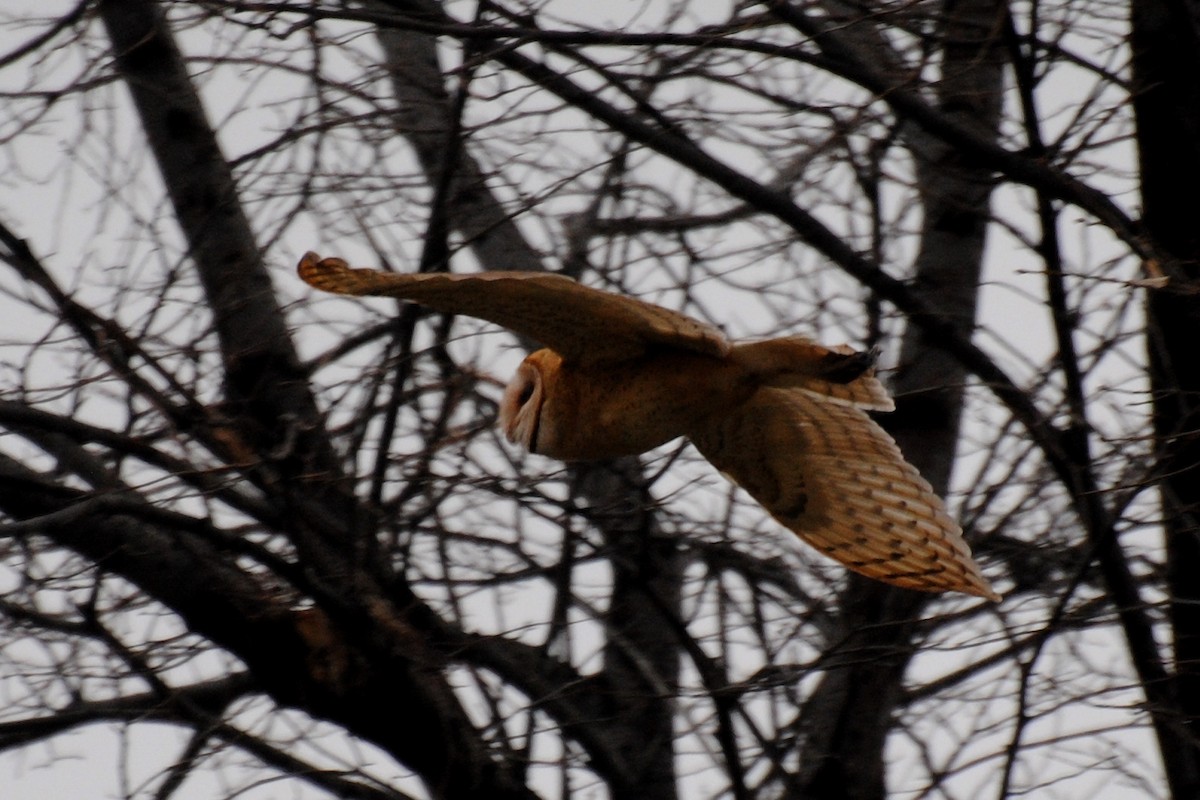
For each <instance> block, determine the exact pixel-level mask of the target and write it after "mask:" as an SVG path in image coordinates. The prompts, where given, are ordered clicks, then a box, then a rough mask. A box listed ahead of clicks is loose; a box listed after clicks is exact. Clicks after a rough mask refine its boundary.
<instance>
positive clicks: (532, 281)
mask: <svg viewBox="0 0 1200 800" xmlns="http://www.w3.org/2000/svg"><path fill="white" fill-rule="evenodd" d="M297 272H298V273H299V275H300V277H301V278H303V279H304V281H305V282H306V283H308V284H309V285H311V286H315V287H316V288H318V289H324V290H325V291H327V292H337V293H338V294H352V295H377V296H381V297H395V298H399V299H401V300H411V301H413V302H416V303H421V304H422V305H426V306H429V307H430V308H434V309H436V310H438V311H443V312H447V313H451V314H466V315H468V316H472V317H479V318H480V319H485V320H488V321H489V322H494V323H496V324H498V325H503V326H504V327H506V328H509V329H511V330H513V331H516V332H517V333H521V334H524V335H526V336H528V337H529V338H531V339H534V340H535V341H538V342H540V343H541V344H543V345H545V346H546V347H549V348H550V349H552V350H554V351H556V352H558V353H559V354H560V355H562V357H563V358H564V359H566V360H571V361H577V362H595V361H609V360H621V359H626V358H633V357H636V356H638V355H640V354H642V353H644V352H645V351H646V349H647V348H648V347H650V346H655V345H657V346H669V347H678V348H681V349H684V350H691V351H694V352H699V353H705V354H709V355H714V356H719V355H724V354H726V353H727V352H728V351H729V342H728V341H727V340H726V339H725V337H724V335H722V334H721V332H720V331H718V330H717V329H716V328H713V327H712V326H709V325H706V324H704V323H703V322H700V321H699V320H696V319H693V318H691V317H689V316H686V315H684V314H680V313H678V312H675V311H671V310H669V309H666V308H662V307H661V306H656V305H653V304H652V303H646V302H643V301H641V300H635V299H633V298H631V297H622V296H621V295H617V294H612V293H610V292H604V291H600V290H599V289H592V288H589V287H587V286H582V285H580V284H578V283H576V282H575V281H573V280H571V279H570V278H567V277H564V276H562V275H551V274H548V273H544V272H481V273H471V274H465V275H464V274H450V273H442V272H437V273H421V274H401V273H395V272H381V271H379V270H373V269H353V268H351V267H350V266H349V265H347V264H346V262H345V261H343V260H341V259H340V258H325V259H322V258H320V257H319V256H317V255H316V254H315V253H306V254H305V255H304V257H303V258H302V259H300V264H299V266H298V267H297Z"/></svg>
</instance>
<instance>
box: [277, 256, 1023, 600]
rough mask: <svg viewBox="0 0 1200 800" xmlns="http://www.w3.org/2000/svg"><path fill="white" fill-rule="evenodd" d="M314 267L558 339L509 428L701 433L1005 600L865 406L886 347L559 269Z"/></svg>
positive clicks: (555, 450) (519, 381)
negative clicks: (749, 338) (633, 292)
mask: <svg viewBox="0 0 1200 800" xmlns="http://www.w3.org/2000/svg"><path fill="white" fill-rule="evenodd" d="M299 273H300V276H301V277H302V278H303V279H304V280H305V281H306V282H308V283H309V284H311V285H312V286H315V287H317V288H320V289H325V290H328V291H332V292H337V293H339V294H351V295H376V296H384V297H395V298H398V299H402V300H410V301H413V302H418V303H422V304H424V305H427V306H430V307H432V308H434V309H437V310H439V311H443V312H447V313H461V314H470V315H472V316H476V317H480V318H482V319H486V320H490V321H491V322H495V323H498V324H500V325H504V326H506V327H508V328H511V329H512V330H515V331H517V332H519V333H522V334H524V335H525V336H527V337H529V338H531V339H534V340H536V341H538V342H540V343H542V344H543V345H545V346H546V347H545V348H544V349H541V350H538V351H536V352H534V353H533V354H532V355H530V356H529V357H528V358H526V359H525V360H524V361H523V362H522V363H521V365H520V366H519V367H518V369H517V374H516V375H515V376H513V378H512V380H511V381H510V382H509V384H508V386H507V387H506V388H505V391H504V397H503V399H502V400H501V403H500V425H501V427H502V428H503V431H504V434H505V436H507V438H508V439H509V441H512V442H514V443H518V444H521V445H523V446H524V447H526V448H527V449H528V450H530V451H531V452H534V453H541V454H543V455H547V456H552V457H555V458H559V459H562V460H566V461H574V460H586V459H608V458H615V457H618V456H627V455H634V454H637V453H643V452H645V451H647V450H650V449H652V448H655V447H658V446H659V445H662V444H665V443H666V442H669V441H671V440H672V439H675V438H677V437H679V436H687V437H688V438H689V439H690V440H691V441H692V443H693V444H694V445H695V446H696V448H697V449H698V450H699V451H700V453H701V454H702V455H704V457H705V458H707V459H708V460H709V461H710V462H712V464H713V465H714V466H716V467H717V468H718V469H719V470H720V471H721V472H722V473H724V474H725V475H727V476H728V477H730V478H731V479H732V480H734V481H735V482H736V483H737V484H738V485H740V486H741V487H742V488H743V489H745V490H746V492H748V493H749V494H750V496H751V497H753V498H754V499H755V500H756V501H758V502H759V503H760V504H761V505H762V506H763V507H764V508H765V509H766V510H767V511H768V512H769V513H770V514H771V516H773V517H774V518H775V519H776V520H778V521H779V522H780V523H782V524H783V525H784V526H785V527H787V528H789V529H790V530H792V531H793V532H795V533H796V534H797V535H798V536H799V537H800V538H801V539H803V540H804V541H805V542H807V543H809V544H810V545H812V546H813V547H815V548H817V549H818V550H819V551H821V552H822V553H825V554H826V555H828V556H830V557H831V558H834V559H836V560H837V561H840V562H841V563H842V564H844V565H846V566H847V567H849V568H850V569H852V570H855V571H857V572H860V573H862V574H864V575H867V576H868V577H872V578H876V579H878V580H881V581H884V582H886V583H890V584H893V585H896V586H903V587H907V588H911V589H919V590H922V591H930V592H942V591H959V592H966V593H968V594H974V595H978V596H980V597H986V598H988V599H990V600H999V599H1000V596H999V595H998V594H996V592H995V591H994V590H993V589H992V588H991V586H990V585H989V584H988V582H987V580H986V579H985V578H984V577H983V574H982V572H981V571H980V569H979V565H978V564H976V563H975V561H974V559H972V557H971V552H970V550H969V549H968V547H967V545H966V542H965V541H964V540H963V537H962V531H961V530H960V529H959V527H958V525H957V524H956V523H955V522H954V520H953V519H951V518H950V516H949V515H948V514H947V513H946V509H945V506H944V505H943V503H942V501H941V498H939V497H938V496H937V494H936V493H935V492H934V491H933V489H932V488H931V487H930V486H929V484H928V483H926V482H925V480H924V479H922V478H921V476H920V475H919V474H918V473H917V470H916V469H915V468H914V467H913V466H912V465H911V464H909V463H908V462H907V461H905V460H904V457H903V455H901V453H900V450H899V448H898V447H897V446H896V443H895V442H894V441H893V440H892V438H891V437H890V436H888V434H887V433H886V432H885V431H884V430H883V429H882V428H880V427H879V425H877V424H876V423H875V421H874V420H872V419H871V418H870V417H869V416H868V415H867V414H866V411H891V410H892V409H893V408H894V405H893V403H892V399H891V397H889V396H888V393H887V391H886V390H885V389H884V387H883V385H882V384H881V383H880V382H879V380H877V379H876V378H875V374H874V354H873V353H859V352H855V351H854V350H851V349H850V348H848V347H844V346H838V347H825V346H823V345H820V344H818V343H816V342H814V341H812V340H810V339H806V338H804V337H802V336H789V337H783V338H779V339H769V340H766V341H760V342H749V343H741V344H734V343H731V342H729V341H728V340H727V339H726V338H725V336H724V335H723V334H722V333H721V332H720V331H719V330H717V329H716V328H713V327H712V326H710V325H706V324H705V323H703V322H700V321H699V320H696V319H693V318H691V317H688V316H685V315H683V314H680V313H678V312H675V311H671V310H669V309H666V308H662V307H660V306H656V305H652V304H650V303H646V302H643V301H641V300H636V299H633V298H628V297H621V296H619V295H615V294H611V293H609V292H603V291H600V290H597V289H591V288H588V287H586V286H581V285H579V284H577V283H575V282H574V281H572V280H570V279H568V278H564V277H562V276H557V275H547V274H545V273H537V272H490V273H483V274H478V275H461V274H446V273H431V274H418V275H402V274H396V273H386V272H380V271H377V270H366V269H352V268H350V267H349V266H348V265H347V264H346V262H344V261H342V260H340V259H336V258H327V259H321V258H318V257H317V256H316V255H314V254H312V253H308V254H306V255H305V256H304V258H302V259H301V261H300V265H299Z"/></svg>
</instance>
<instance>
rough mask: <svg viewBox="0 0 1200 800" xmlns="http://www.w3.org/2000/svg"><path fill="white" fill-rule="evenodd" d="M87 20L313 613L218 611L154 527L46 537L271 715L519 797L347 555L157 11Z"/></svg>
mask: <svg viewBox="0 0 1200 800" xmlns="http://www.w3.org/2000/svg"><path fill="white" fill-rule="evenodd" d="M100 12H101V16H102V18H103V20H104V23H105V26H106V28H107V30H108V32H109V36H110V38H111V40H112V44H113V51H114V54H115V57H116V62H117V66H118V70H119V72H120V74H121V76H122V78H124V80H125V81H126V83H127V84H128V85H129V87H130V90H131V92H132V94H133V98H134V104H135V106H136V108H137V111H138V114H139V116H140V118H141V120H142V125H143V128H144V130H145V133H146V137H147V140H148V142H149V144H150V148H151V150H152V151H153V152H154V155H155V157H156V160H157V163H158V166H159V170H160V172H161V173H162V176H163V180H164V182H165V184H166V186H167V189H168V192H169V193H170V196H171V199H172V202H173V204H174V206H175V210H176V214H177V216H178V218H179V220H180V224H181V225H182V227H183V229H184V234H185V236H186V238H187V240H188V243H189V250H190V253H191V256H192V258H193V260H194V261H195V263H196V266H197V269H198V271H199V274H200V276H201V281H202V283H203V285H204V288H205V291H206V294H207V296H208V298H209V303H210V306H211V309H212V312H213V314H214V320H215V327H216V329H217V333H218V337H219V339H220V343H221V350H222V354H223V356H224V363H225V378H226V382H225V385H226V392H227V399H228V402H230V403H232V404H233V405H234V406H235V408H236V411H237V417H238V418H243V417H244V418H246V419H249V420H250V421H251V422H252V423H253V427H252V428H250V429H248V430H243V431H241V435H242V436H243V437H244V438H245V440H246V441H247V442H248V443H249V446H250V448H251V449H252V450H253V452H254V453H256V454H258V457H259V458H260V459H262V462H263V465H262V467H260V468H259V469H258V473H257V474H258V478H259V480H260V481H261V482H262V483H263V485H264V486H267V487H269V488H272V489H274V490H275V491H276V493H277V495H276V496H278V497H282V498H286V508H285V510H284V515H283V518H282V519H281V520H280V522H282V524H283V525H284V530H285V531H286V533H287V534H288V535H289V537H290V538H291V539H292V541H293V542H294V543H295V544H296V545H297V548H298V550H299V552H300V554H301V558H302V560H303V561H304V563H305V565H306V570H307V576H311V580H305V581H304V584H305V585H304V588H306V589H308V590H310V591H311V592H312V593H313V595H315V598H314V599H316V600H317V603H318V605H317V608H314V609H310V610H308V611H304V612H299V611H297V612H293V611H290V610H289V609H288V608H287V606H286V605H283V604H276V605H275V607H273V608H272V611H271V613H269V614H267V613H265V612H262V611H260V612H259V613H257V614H256V613H254V612H253V611H251V610H249V609H248V608H245V607H242V606H240V605H239V604H238V603H236V602H234V600H233V598H234V597H243V598H245V597H247V596H249V597H254V596H259V592H258V591H256V588H255V587H254V585H253V583H254V582H253V580H252V579H251V578H250V577H249V574H248V573H247V574H245V575H242V576H241V577H240V578H237V572H236V571H233V572H231V571H230V569H229V568H228V567H227V568H226V569H224V570H217V569H216V565H220V564H224V563H225V561H226V555H225V554H223V553H221V552H219V550H218V551H213V548H212V546H211V545H210V544H209V545H205V544H204V543H203V542H196V543H193V544H191V545H189V546H188V547H187V548H183V547H182V544H183V542H186V541H187V539H188V538H189V537H186V536H183V535H182V533H176V534H173V533H172V531H170V530H164V529H162V527H161V526H159V525H142V526H122V525H121V524H120V520H119V519H113V520H112V521H111V522H110V523H109V525H108V526H107V530H106V528H105V527H104V526H100V527H98V528H97V530H96V531H95V533H96V534H99V533H105V534H106V536H100V535H92V536H87V537H82V538H81V537H78V536H76V537H72V536H71V535H70V529H69V528H66V527H64V528H62V529H61V530H58V531H56V532H55V533H57V534H58V535H57V537H56V538H57V540H58V541H59V542H60V543H61V544H63V545H64V546H67V547H71V548H73V549H76V550H78V551H79V552H82V553H84V554H86V555H88V556H90V557H93V558H95V559H96V561H97V562H98V563H102V564H104V565H105V566H106V568H108V569H111V570H114V571H116V572H118V573H120V574H122V575H124V576H126V577H127V578H128V579H129V580H131V581H132V582H134V583H135V584H138V585H140V586H142V587H143V588H145V589H146V590H147V591H148V592H149V593H150V594H151V595H153V596H155V597H157V598H158V599H159V600H161V601H162V602H163V603H165V604H166V605H168V606H169V607H172V608H174V609H176V610H177V611H178V612H179V613H180V614H181V615H182V616H183V617H184V619H186V620H187V621H188V623H189V625H190V626H191V627H192V629H193V630H196V631H197V632H200V633H203V634H204V635H206V636H208V637H209V638H211V639H212V640H213V641H215V642H217V643H220V644H225V645H227V646H230V647H231V650H232V651H233V652H236V653H237V654H238V655H239V656H240V657H242V658H243V659H244V660H245V661H246V663H247V664H248V665H249V667H250V669H251V671H252V672H253V673H254V674H255V676H256V678H257V679H258V680H259V681H260V682H261V684H262V685H263V687H264V689H265V690H266V691H268V692H270V693H271V694H272V695H273V696H275V697H276V699H277V700H279V701H280V702H282V703H285V704H287V703H295V704H297V705H304V706H305V707H306V708H308V710H310V711H315V712H317V713H319V714H324V715H325V716H327V718H329V719H332V720H335V721H337V722H340V723H341V724H343V725H345V726H346V727H347V728H348V729H350V730H354V731H356V733H358V734H359V735H362V736H364V737H365V738H367V739H369V740H372V741H374V742H376V743H378V744H379V745H380V746H381V747H383V748H385V749H387V750H389V751H390V752H392V753H393V755H395V756H396V758H398V759H399V760H401V761H402V762H404V763H406V764H408V765H409V766H411V767H412V768H413V769H414V770H416V771H417V773H418V774H420V775H421V776H422V777H423V778H424V779H425V781H426V783H427V785H428V786H429V788H430V791H431V793H432V794H433V795H434V796H435V797H439V798H473V797H478V796H481V795H486V796H496V797H512V798H520V797H528V796H531V795H530V792H529V790H528V789H527V788H526V787H525V786H524V785H523V782H522V781H521V780H520V778H519V773H517V772H516V770H515V769H514V765H512V764H508V765H503V766H501V765H499V764H498V763H497V762H496V761H494V760H493V759H492V757H491V755H490V753H489V752H488V747H487V745H486V744H485V743H484V742H483V741H482V740H481V739H480V737H479V735H478V733H477V732H476V731H475V729H474V727H473V726H472V725H471V723H470V721H469V719H468V718H467V716H466V714H465V713H464V711H463V709H462V708H461V706H460V704H459V701H458V699H457V698H456V696H455V694H454V692H453V690H452V689H451V688H450V686H449V685H448V684H447V683H446V680H445V675H444V669H445V666H446V659H445V658H444V657H442V656H441V655H440V654H439V653H438V652H437V651H436V649H435V648H434V647H432V646H430V642H429V639H428V636H429V634H430V633H431V632H433V630H434V628H435V627H436V626H435V625H433V624H432V617H431V615H429V614H428V613H427V611H426V610H425V609H424V608H423V607H422V605H421V604H420V603H419V602H418V601H417V600H416V598H414V597H413V596H412V595H411V594H410V593H408V592H407V591H406V587H405V586H404V585H403V583H401V582H400V581H396V580H391V581H388V580H387V578H388V576H385V575H381V574H379V573H378V571H377V570H378V567H377V566H376V565H372V564H369V563H367V562H366V560H365V559H363V558H362V557H361V555H362V548H360V547H356V546H354V543H355V541H356V537H357V539H358V541H363V540H364V533H365V532H364V531H362V530H356V528H357V527H358V526H356V524H355V520H356V509H355V506H354V505H353V495H352V494H350V493H349V492H346V493H344V494H343V493H342V492H341V491H340V489H341V487H340V485H339V484H340V482H339V481H338V480H337V479H336V477H337V475H338V469H337V462H336V460H335V458H334V456H333V450H332V448H331V447H330V446H329V443H328V440H327V438H326V437H325V436H324V431H323V427H322V426H321V424H320V422H319V417H318V415H317V412H316V407H315V403H314V402H313V399H312V397H311V395H310V394H309V392H308V388H307V381H306V376H305V375H304V374H303V373H302V371H301V370H300V368H299V362H298V359H297V358H296V355H295V352H294V349H293V347H292V344H291V341H290V339H289V337H288V335H287V329H286V326H285V324H284V320H283V314H282V311H281V309H280V308H279V306H278V305H277V304H276V302H275V300H274V295H273V292H272V290H271V286H270V281H269V279H268V278H267V275H266V271H265V267H264V265H263V263H262V259H261V257H260V255H259V253H258V249H257V246H256V245H255V242H254V237H253V234H252V232H251V229H250V226H249V223H248V222H247V220H246V217H245V215H244V213H243V212H242V209H241V206H240V204H239V202H238V198H237V194H236V190H235V185H234V182H233V179H232V174H231V172H230V170H229V167H228V162H226V160H225V159H224V158H223V156H222V155H221V152H220V149H219V147H218V146H217V143H216V139H215V136H214V134H213V131H212V129H211V126H210V125H209V124H208V121H207V119H206V116H205V114H204V110H203V107H202V106H201V104H200V100H199V97H198V96H197V95H196V92H195V89H194V87H193V86H192V84H191V82H190V80H189V78H188V76H187V71H186V69H185V66H184V62H183V59H182V56H181V55H180V53H179V50H178V48H177V46H176V44H175V42H174V40H173V38H172V37H171V35H170V32H169V30H168V28H167V25H166V24H165V20H164V19H163V16H162V14H161V12H160V10H159V8H158V7H157V5H156V4H155V3H154V2H152V1H151V0H104V2H102V3H101V4H100ZM19 477H20V478H21V479H22V480H24V481H26V482H27V483H28V485H29V491H28V492H27V493H26V495H25V499H24V505H25V506H26V507H17V506H16V505H13V504H11V503H10V504H8V507H7V509H6V510H7V511H8V513H10V514H14V515H15V516H18V517H19V518H24V517H26V516H30V515H34V514H46V513H52V512H53V511H54V510H55V504H56V502H60V501H61V500H62V498H57V497H55V496H53V495H52V494H49V493H47V492H44V491H43V492H40V493H39V492H36V491H34V489H36V488H37V487H38V484H39V482H38V476H37V475H35V474H32V473H30V474H26V475H22V476H19ZM14 479H15V477H14ZM331 479H332V480H331ZM302 487H303V488H302ZM51 535H53V534H51ZM135 536H136V537H137V538H135ZM97 548H99V549H97ZM172 553H175V554H176V555H177V556H182V555H190V556H191V557H192V558H193V559H195V560H196V561H198V562H200V563H207V564H210V565H212V566H211V567H210V570H209V572H211V573H212V574H213V575H226V574H231V575H232V576H233V577H231V578H229V579H228V580H226V581H225V583H229V582H230V581H232V580H234V579H235V578H236V579H237V581H238V583H237V585H236V587H235V588H236V593H234V591H233V590H230V589H226V590H225V591H226V594H229V595H231V597H229V598H227V599H226V600H225V601H224V602H223V603H217V602H214V598H213V597H211V595H212V593H214V592H221V591H222V590H223V589H224V588H225V587H224V584H223V583H221V582H217V581H212V582H209V581H205V580H203V579H202V576H204V575H206V572H205V571H202V570H199V569H198V568H196V567H193V568H189V567H187V566H183V565H177V564H164V563H160V562H162V561H163V560H164V559H167V558H169V557H170V554H172ZM183 575H190V576H195V581H193V583H194V584H195V585H184V584H182V583H181V582H180V580H179V578H180V576H183ZM307 576H302V575H300V574H297V575H296V576H295V579H297V580H304V578H305V577H307ZM385 585H386V586H387V587H388V590H385V589H384V588H383V587H384V586H385ZM263 591H265V590H263ZM247 602H248V601H247ZM252 605H253V604H252ZM268 633H270V634H271V635H270V636H268V635H266V634H268ZM309 648H311V650H310V651H309V652H308V653H305V651H306V650H309ZM330 654H333V655H330ZM400 720H403V723H402V724H397V723H398V722H399V721H400Z"/></svg>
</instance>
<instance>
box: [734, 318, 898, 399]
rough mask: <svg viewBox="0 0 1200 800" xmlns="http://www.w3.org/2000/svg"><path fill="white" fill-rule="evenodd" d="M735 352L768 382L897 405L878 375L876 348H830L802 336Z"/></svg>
mask: <svg viewBox="0 0 1200 800" xmlns="http://www.w3.org/2000/svg"><path fill="white" fill-rule="evenodd" d="M732 357H733V359H734V360H735V361H737V362H738V363H740V364H741V365H742V366H743V367H745V368H746V369H747V370H748V371H749V372H750V373H751V374H753V375H755V376H757V377H758V378H759V379H760V380H761V381H762V382H763V385H765V386H772V387H775V388H778V389H799V390H801V391H803V392H808V393H809V394H812V395H815V396H817V397H822V398H825V399H828V400H832V401H833V402H835V403H840V404H843V405H848V406H854V407H855V408H862V409H866V410H869V411H892V410H893V409H894V408H895V407H896V406H895V404H894V403H893V402H892V398H891V396H890V395H889V394H888V393H887V389H885V388H883V384H882V383H880V382H879V379H878V378H876V377H875V353H874V351H872V352H867V353H864V352H860V351H856V350H853V349H851V348H849V347H847V346H846V345H836V346H834V347H825V346H824V345H820V344H817V343H816V342H814V341H812V340H811V339H807V338H805V337H803V336H787V337H784V338H782V339H767V340H764V341H761V342H748V343H745V344H738V345H734V347H733V353H732Z"/></svg>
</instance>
